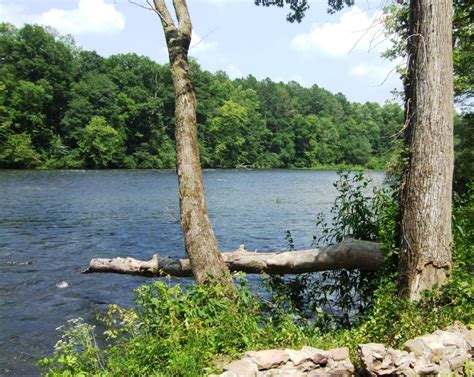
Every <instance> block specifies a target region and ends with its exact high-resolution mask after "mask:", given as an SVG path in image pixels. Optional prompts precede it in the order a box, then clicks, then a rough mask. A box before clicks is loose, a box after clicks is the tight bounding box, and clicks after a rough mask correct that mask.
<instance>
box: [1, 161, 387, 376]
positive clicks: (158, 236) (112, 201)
mask: <svg viewBox="0 0 474 377" xmlns="http://www.w3.org/2000/svg"><path fill="white" fill-rule="evenodd" d="M373 175H374V178H375V179H376V180H377V181H379V182H380V181H381V179H382V174H380V173H373ZM204 176H205V184H206V190H207V199H208V206H209V212H210V217H211V221H212V223H213V226H214V231H215V233H216V236H217V238H218V240H219V242H220V245H221V248H222V249H223V250H233V249H236V248H238V246H239V245H240V244H242V243H245V245H246V247H247V248H248V249H249V250H255V249H256V250H259V251H268V250H279V249H285V248H286V241H285V232H286V230H290V231H291V232H292V235H293V238H294V239H295V244H296V247H308V246H309V245H310V243H311V240H312V236H313V234H315V232H316V230H315V229H314V219H315V214H316V213H317V212H320V211H327V210H328V209H329V208H330V205H331V203H332V201H333V199H334V195H335V191H334V188H333V186H332V183H333V181H334V180H335V179H336V178H337V176H336V173H335V172H318V171H301V170H262V171H216V170H212V171H206V172H205V174H204ZM182 245H183V239H182V235H181V229H180V225H179V209H178V196H177V180H176V176H175V174H174V172H172V171H157V170H153V171H130V170H128V171H123V170H122V171H110V170H109V171H0V375H21V376H28V375H37V374H38V370H37V369H36V367H35V363H36V361H37V360H39V359H40V358H42V357H45V356H47V355H48V354H50V352H51V351H52V348H53V345H54V343H55V342H56V341H57V338H58V334H57V332H56V331H55V329H56V328H57V327H59V326H61V325H62V324H64V323H65V322H66V321H67V320H68V319H70V318H76V317H82V318H84V319H85V320H86V321H94V319H95V315H96V313H97V312H98V311H102V310H105V309H106V307H107V305H108V304H111V303H118V304H122V305H130V304H131V303H132V300H133V293H132V292H131V291H132V289H134V288H136V287H137V286H138V285H140V284H141V283H143V282H145V281H149V279H147V278H141V277H136V276H124V275H107V276H106V275H103V274H87V275H82V274H81V271H82V270H84V269H85V268H86V267H87V265H88V263H89V260H90V259H91V258H93V257H114V256H119V255H127V256H132V257H135V258H141V259H149V258H150V256H151V255H152V254H154V253H156V252H159V253H161V254H162V255H170V256H184V255H183V247H182ZM180 281H183V279H182V280H180ZM184 281H186V280H184Z"/></svg>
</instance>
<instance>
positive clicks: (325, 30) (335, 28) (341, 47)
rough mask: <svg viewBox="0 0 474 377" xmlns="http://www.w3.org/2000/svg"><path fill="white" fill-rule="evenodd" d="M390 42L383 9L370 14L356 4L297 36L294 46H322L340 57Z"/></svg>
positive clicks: (379, 48) (310, 48) (300, 48)
mask: <svg viewBox="0 0 474 377" xmlns="http://www.w3.org/2000/svg"><path fill="white" fill-rule="evenodd" d="M388 43H389V42H388V41H386V40H385V37H384V35H383V23H382V13H381V12H380V11H377V12H375V13H374V14H373V15H372V16H369V14H368V13H367V12H365V11H362V10H361V9H359V8H357V7H353V8H351V9H350V10H349V11H346V12H344V13H343V14H342V15H341V17H340V20H339V22H336V23H330V22H328V23H325V24H323V25H313V28H312V30H311V31H310V32H309V33H305V34H300V35H298V36H296V37H295V38H293V40H292V41H291V47H292V48H293V49H295V50H297V51H300V52H302V53H312V52H313V51H314V50H319V51H321V52H323V53H325V54H326V55H329V56H333V57H339V56H344V55H347V54H349V53H350V52H351V51H352V50H365V51H370V50H376V51H382V50H384V49H385V48H386V47H387V45H388Z"/></svg>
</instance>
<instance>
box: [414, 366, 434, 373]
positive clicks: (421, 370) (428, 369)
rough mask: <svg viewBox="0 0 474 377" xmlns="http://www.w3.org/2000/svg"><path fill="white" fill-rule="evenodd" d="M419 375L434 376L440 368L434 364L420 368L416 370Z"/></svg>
mask: <svg viewBox="0 0 474 377" xmlns="http://www.w3.org/2000/svg"><path fill="white" fill-rule="evenodd" d="M415 371H416V373H417V374H421V375H433V374H437V373H438V368H436V366H435V365H434V364H429V365H423V366H421V367H420V368H415Z"/></svg>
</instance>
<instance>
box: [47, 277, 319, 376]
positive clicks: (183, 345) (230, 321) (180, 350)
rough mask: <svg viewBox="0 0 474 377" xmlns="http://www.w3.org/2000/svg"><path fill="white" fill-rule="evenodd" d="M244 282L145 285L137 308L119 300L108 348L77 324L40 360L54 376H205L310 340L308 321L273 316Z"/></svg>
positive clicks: (139, 292)
mask: <svg viewBox="0 0 474 377" xmlns="http://www.w3.org/2000/svg"><path fill="white" fill-rule="evenodd" d="M238 280H239V281H240V289H239V292H240V294H239V295H238V297H234V298H229V297H228V296H227V295H226V290H225V289H224V288H222V287H220V286H219V285H206V286H202V285H192V286H187V287H186V288H185V289H183V288H181V287H180V286H179V285H175V286H169V285H168V284H166V283H165V282H155V283H152V284H148V285H143V286H141V287H140V288H138V289H137V290H136V294H137V298H136V307H135V308H130V309H123V308H120V307H118V306H116V305H112V306H111V307H110V309H109V312H108V314H107V315H106V316H105V317H104V318H103V321H104V322H105V324H106V325H107V326H108V329H107V331H106V335H107V341H106V346H105V347H104V348H102V349H101V350H99V348H98V346H97V343H96V342H95V338H96V335H95V333H94V328H93V327H92V326H90V325H86V324H84V323H83V322H82V321H75V322H71V323H69V324H68V326H67V327H66V328H64V329H62V330H63V337H62V339H61V340H60V341H59V342H58V344H57V345H56V347H55V352H54V356H53V357H51V358H49V359H44V360H42V361H41V363H40V364H41V365H42V366H43V367H46V368H47V370H48V371H47V372H46V374H47V375H50V376H54V375H63V374H67V373H71V374H74V375H76V374H81V373H83V374H106V375H107V374H110V375H126V376H136V375H169V376H181V375H183V376H198V375H202V374H203V373H204V371H205V368H209V367H211V366H212V365H213V362H214V360H215V359H216V357H218V356H219V355H225V356H227V357H235V356H236V355H237V354H238V353H240V352H242V351H245V350H248V349H260V348H265V347H274V346H276V347H279V346H281V347H283V346H291V345H301V344H303V343H304V342H307V340H308V338H309V336H308V334H310V332H311V331H310V328H309V327H308V326H303V325H301V324H300V325H297V324H296V323H295V321H294V318H293V317H292V316H291V315H290V314H287V313H285V312H284V311H282V310H280V311H277V312H273V313H272V316H271V317H270V315H269V313H268V312H267V311H265V310H264V306H263V305H262V303H261V301H259V300H258V299H257V298H256V297H255V296H254V295H252V294H251V293H250V292H249V291H248V289H247V288H246V282H245V280H244V279H238Z"/></svg>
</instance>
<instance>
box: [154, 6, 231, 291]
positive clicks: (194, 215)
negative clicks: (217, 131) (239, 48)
mask: <svg viewBox="0 0 474 377" xmlns="http://www.w3.org/2000/svg"><path fill="white" fill-rule="evenodd" d="M154 5H155V9H156V11H157V13H158V15H159V16H160V19H161V23H162V26H163V30H164V34H165V38H166V44H167V46H168V53H169V60H170V69H171V75H172V78H173V87H174V92H175V101H176V110H175V120H176V131H175V132H176V170H177V174H178V184H179V203H180V216H181V225H182V228H183V233H184V242H185V249H186V252H187V254H188V256H189V260H190V263H191V267H192V271H193V274H194V276H195V278H196V281H197V282H199V283H205V282H206V281H208V279H209V277H211V276H212V278H213V279H215V280H217V281H219V282H220V283H223V284H225V285H229V286H230V285H231V284H232V278H231V275H230V272H229V270H228V268H227V266H226V265H225V263H224V260H223V259H222V255H221V253H220V250H219V246H218V243H217V240H216V237H215V235H214V232H213V230H212V227H211V223H210V221H209V216H208V211H207V205H206V200H205V195H204V185H203V180H202V172H201V164H200V157H199V146H198V139H197V128H196V94H195V90H194V86H193V83H192V80H191V77H190V73H189V64H188V50H189V44H190V42H191V32H192V25H191V18H190V16H189V12H188V8H187V5H186V1H185V0H173V6H174V9H175V14H176V17H177V20H178V26H177V27H176V26H175V23H174V21H173V19H172V17H171V15H170V13H169V11H168V9H167V7H166V4H165V1H164V0H154Z"/></svg>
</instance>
